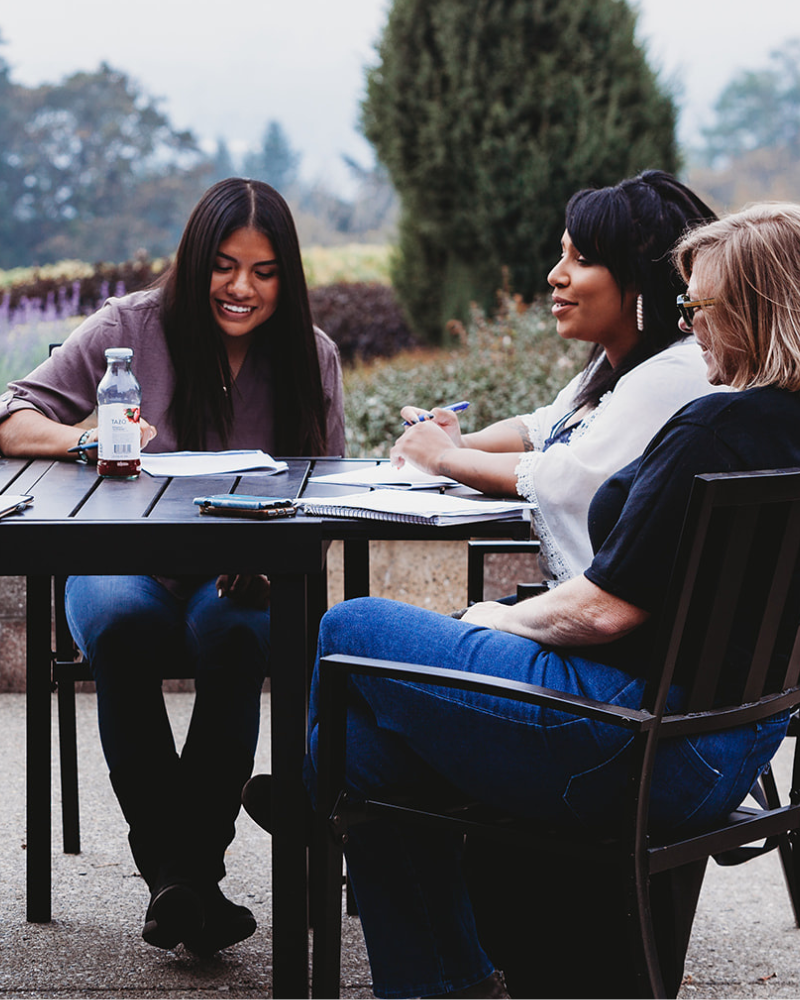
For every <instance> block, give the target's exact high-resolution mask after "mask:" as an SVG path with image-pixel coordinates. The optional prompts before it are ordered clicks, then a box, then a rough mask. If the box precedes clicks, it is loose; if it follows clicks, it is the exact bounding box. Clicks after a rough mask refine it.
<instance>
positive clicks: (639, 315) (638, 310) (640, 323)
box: [636, 295, 644, 333]
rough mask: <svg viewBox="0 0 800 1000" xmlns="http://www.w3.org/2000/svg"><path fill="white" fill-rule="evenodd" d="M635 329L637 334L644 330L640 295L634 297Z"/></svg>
mask: <svg viewBox="0 0 800 1000" xmlns="http://www.w3.org/2000/svg"><path fill="white" fill-rule="evenodd" d="M636 329H637V330H638V331H639V333H641V332H642V330H644V302H643V300H642V296H641V295H637V296H636Z"/></svg>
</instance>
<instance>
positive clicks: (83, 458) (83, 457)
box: [76, 430, 92, 465]
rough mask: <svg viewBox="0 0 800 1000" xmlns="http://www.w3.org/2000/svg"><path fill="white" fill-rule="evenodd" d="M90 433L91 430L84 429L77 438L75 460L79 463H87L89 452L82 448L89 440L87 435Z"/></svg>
mask: <svg viewBox="0 0 800 1000" xmlns="http://www.w3.org/2000/svg"><path fill="white" fill-rule="evenodd" d="M91 433H92V432H91V430H88V431H84V432H83V434H81V436H80V437H79V438H78V445H77V448H78V458H77V459H76V461H78V462H80V463H81V465H88V464H89V452H88V451H87V450H86V449H85V448H84V445H85V444H86V442H87V441H88V440H89V436H90V435H91Z"/></svg>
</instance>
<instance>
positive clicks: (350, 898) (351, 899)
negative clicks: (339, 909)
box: [344, 869, 358, 917]
mask: <svg viewBox="0 0 800 1000" xmlns="http://www.w3.org/2000/svg"><path fill="white" fill-rule="evenodd" d="M344 881H345V887H346V893H347V895H346V899H347V916H348V917H357V916H358V904H357V903H356V896H355V893H354V892H353V883H352V882H351V881H350V877H349V875H348V874H347V869H345V875H344Z"/></svg>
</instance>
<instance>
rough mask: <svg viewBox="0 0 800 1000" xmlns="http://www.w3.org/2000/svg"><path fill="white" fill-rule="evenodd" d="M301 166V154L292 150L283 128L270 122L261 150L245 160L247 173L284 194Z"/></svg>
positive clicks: (275, 122) (265, 131)
mask: <svg viewBox="0 0 800 1000" xmlns="http://www.w3.org/2000/svg"><path fill="white" fill-rule="evenodd" d="M299 164H300V154H299V153H297V152H295V151H294V150H293V149H292V147H291V145H290V143H289V139H288V137H287V135H286V132H285V131H284V129H283V126H282V125H281V124H280V122H277V121H270V122H268V123H267V127H266V129H265V130H264V138H263V139H262V142H261V149H259V150H258V151H257V152H255V153H250V155H249V156H247V157H246V158H245V172H246V173H247V174H248V175H249V176H250V177H253V178H256V179H257V180H261V181H266V182H267V184H271V185H272V186H273V187H274V188H275V189H276V190H277V191H280V192H281V194H283V193H284V192H285V191H286V190H287V188H289V187H290V186H291V185H292V184H293V183H294V181H295V180H296V178H297V168H298V166H299Z"/></svg>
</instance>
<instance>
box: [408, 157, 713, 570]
mask: <svg viewBox="0 0 800 1000" xmlns="http://www.w3.org/2000/svg"><path fill="white" fill-rule="evenodd" d="M714 218H715V215H714V213H713V211H712V210H711V209H710V208H709V207H708V205H706V204H705V203H704V202H703V201H701V199H700V198H698V197H697V195H696V194H694V193H693V192H692V191H691V190H690V189H689V188H687V187H686V186H685V185H683V184H681V183H679V182H678V181H677V180H675V178H674V177H672V176H670V175H669V174H667V173H665V172H663V171H660V170H649V171H646V172H645V173H643V174H641V175H640V176H638V177H633V178H629V179H627V180H624V181H622V182H621V183H619V184H617V185H615V186H614V187H605V188H600V189H597V190H594V189H587V190H584V191H579V192H578V193H577V194H575V195H573V197H572V198H571V199H570V201H569V204H568V205H567V210H566V229H565V232H564V236H563V238H562V246H561V258H560V260H559V261H558V263H557V264H556V266H555V267H554V268H553V269H552V271H551V272H550V274H549V275H548V277H547V280H548V282H549V283H550V285H551V286H552V287H553V306H552V312H553V315H554V316H555V318H556V328H557V331H558V334H559V336H561V337H563V338H564V339H565V340H582V341H587V342H588V343H591V344H592V345H593V346H592V349H591V352H590V354H589V359H588V363H587V365H586V368H585V369H584V371H583V372H581V374H580V375H578V376H577V377H576V378H575V379H573V380H572V381H571V382H570V383H569V385H567V386H566V388H564V389H563V390H562V391H561V392H560V393H559V395H558V396H557V397H556V399H555V400H554V401H553V403H551V404H550V405H549V406H543V407H540V408H539V409H537V410H535V411H534V412H533V413H529V414H526V415H524V416H517V417H511V418H509V419H506V420H501V421H499V422H497V423H494V424H491V425H490V426H489V427H486V428H484V429H483V430H480V431H477V432H476V433H472V434H463V435H462V434H461V432H460V429H459V422H458V417H457V416H456V414H454V413H452V412H450V411H449V410H443V409H439V408H434V409H433V410H432V411H428V410H423V409H419V408H417V407H414V406H406V407H404V408H403V409H402V411H401V413H402V416H403V418H404V419H405V420H406V421H407V422H409V423H410V424H411V426H410V427H409V428H408V429H407V430H406V431H405V433H404V434H403V435H402V437H400V438H399V440H398V441H397V442H396V444H395V445H394V447H393V449H392V459H393V461H394V462H395V464H398V465H402V464H403V462H405V461H409V462H411V463H412V464H413V465H416V466H418V467H419V468H421V469H424V470H425V471H426V472H430V473H433V474H435V475H446V476H451V477H452V478H453V479H457V480H458V481H459V482H462V483H465V484H466V485H468V486H472V487H474V488H476V489H479V490H481V491H482V492H485V493H491V494H496V495H500V496H521V497H524V498H525V499H527V500H531V501H533V502H535V504H536V507H535V509H534V511H533V521H534V530H535V533H536V535H537V537H538V538H539V540H540V542H541V564H542V570H543V572H544V576H545V579H546V580H548V582H549V585H551V586H554V585H556V584H558V583H563V582H564V581H565V580H568V579H570V578H571V577H573V576H576V575H577V574H578V573H581V572H583V570H584V569H585V568H586V567H587V566H588V565H589V563H590V562H591V558H592V549H591V544H590V542H589V533H588V530H587V514H588V510H589V503H590V501H591V499H592V496H593V495H594V493H595V491H596V490H597V488H598V487H599V486H600V484H601V483H602V482H603V481H604V480H605V479H606V477H607V476H609V475H611V473H612V472H614V471H616V469H618V468H620V467H621V466H623V465H625V464H627V463H628V462H629V461H631V459H633V458H635V457H636V455H638V454H639V453H640V452H641V450H642V448H643V447H644V446H645V444H646V443H647V442H648V440H649V439H650V438H651V437H652V435H653V434H654V433H655V431H656V430H657V429H658V428H659V427H660V426H661V425H662V424H663V423H664V421H665V420H667V419H668V418H669V417H670V416H671V415H672V414H673V413H674V412H675V411H676V410H678V409H680V407H681V406H683V405H684V404H685V403H688V402H689V401H690V400H692V399H695V398H697V397H698V396H702V395H705V394H706V393H708V392H710V391H712V390H711V388H710V386H709V385H708V382H707V381H706V377H705V365H704V364H703V360H702V358H701V356H700V350H699V348H698V347H697V344H696V343H695V342H694V338H693V337H692V336H691V335H688V336H687V335H686V334H685V333H684V332H682V331H679V330H678V327H677V311H676V308H675V297H676V295H677V294H678V293H679V292H682V291H685V287H684V285H683V282H682V281H681V279H680V277H679V276H678V274H677V273H676V271H675V269H674V267H673V265H672V262H671V260H670V250H671V249H672V247H673V246H674V245H675V243H677V241H678V239H679V238H680V237H681V236H682V235H683V234H684V232H686V230H687V229H689V228H690V227H692V226H696V225H697V224H699V223H703V222H710V221H712V220H713V219H714ZM430 413H432V414H433V419H432V420H431V419H427V420H425V419H423V420H421V419H420V418H421V417H424V416H425V415H427V416H430Z"/></svg>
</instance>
